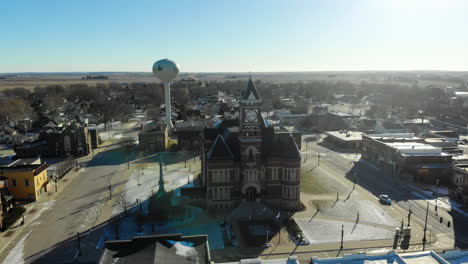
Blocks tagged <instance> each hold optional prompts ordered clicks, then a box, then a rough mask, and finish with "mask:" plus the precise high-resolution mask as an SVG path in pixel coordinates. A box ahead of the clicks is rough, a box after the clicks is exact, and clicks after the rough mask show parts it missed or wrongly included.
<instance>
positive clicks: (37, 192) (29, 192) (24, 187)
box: [0, 159, 48, 201]
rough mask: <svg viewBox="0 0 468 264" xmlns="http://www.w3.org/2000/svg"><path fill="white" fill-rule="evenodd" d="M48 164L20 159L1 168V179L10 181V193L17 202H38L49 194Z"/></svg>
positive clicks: (35, 160)
mask: <svg viewBox="0 0 468 264" xmlns="http://www.w3.org/2000/svg"><path fill="white" fill-rule="evenodd" d="M47 167H48V166H47V164H46V163H41V161H40V159H18V160H15V161H14V162H12V163H10V164H8V165H3V166H0V177H6V178H7V179H8V191H9V192H10V194H11V195H12V196H13V197H14V198H15V199H17V200H31V201H35V200H37V199H38V198H39V197H40V196H41V195H43V194H44V193H45V192H47V183H48V176H47Z"/></svg>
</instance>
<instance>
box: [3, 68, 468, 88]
mask: <svg viewBox="0 0 468 264" xmlns="http://www.w3.org/2000/svg"><path fill="white" fill-rule="evenodd" d="M421 74H427V75H431V76H437V77H438V78H439V77H440V78H439V79H438V78H435V79H433V80H426V79H425V80H423V79H419V77H418V76H419V75H421ZM86 75H105V76H108V77H109V79H104V80H83V79H81V78H82V77H83V76H86ZM187 76H193V77H196V78H198V79H200V80H204V81H214V80H218V81H225V80H226V81H227V80H231V81H236V80H245V79H247V78H248V77H249V73H224V72H220V73H182V74H180V76H179V78H184V77H187ZM251 76H252V77H253V78H254V79H256V80H261V81H265V82H277V83H283V82H296V81H304V82H308V81H317V80H323V81H350V82H353V83H360V82H362V81H365V82H371V83H393V84H401V85H408V86H410V85H413V82H412V81H411V80H414V79H415V78H418V81H419V84H420V85H421V86H423V87H424V86H427V85H435V86H448V85H449V86H458V85H460V82H459V81H457V80H465V81H466V80H468V73H466V72H372V71H363V72H320V71H319V72H257V73H251ZM395 76H398V77H405V78H406V77H407V78H408V79H409V80H407V81H400V80H395V79H393V77H395ZM109 82H118V83H131V82H158V81H157V80H156V79H155V78H154V77H153V76H152V74H151V73H150V72H95V73H89V72H82V73H78V72H77V73H18V74H16V73H12V74H2V73H0V90H2V89H9V88H26V89H32V88H34V87H35V86H46V85H53V84H61V85H69V84H74V83H87V84H89V85H95V84H96V83H109Z"/></svg>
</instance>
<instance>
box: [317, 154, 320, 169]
mask: <svg viewBox="0 0 468 264" xmlns="http://www.w3.org/2000/svg"><path fill="white" fill-rule="evenodd" d="M318 165H320V152H317V166H318Z"/></svg>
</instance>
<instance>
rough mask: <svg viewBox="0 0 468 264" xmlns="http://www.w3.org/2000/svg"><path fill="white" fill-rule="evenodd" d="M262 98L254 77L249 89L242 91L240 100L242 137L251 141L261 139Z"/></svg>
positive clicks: (250, 81)
mask: <svg viewBox="0 0 468 264" xmlns="http://www.w3.org/2000/svg"><path fill="white" fill-rule="evenodd" d="M261 106H262V99H261V98H260V96H259V95H258V92H257V88H255V84H254V83H253V81H252V79H249V83H248V84H247V89H245V91H243V92H242V97H241V99H240V101H239V111H240V115H239V118H240V120H239V125H240V137H241V138H243V139H247V140H249V141H251V142H253V141H254V140H261V138H262V125H263V119H262V116H261V111H260V109H261Z"/></svg>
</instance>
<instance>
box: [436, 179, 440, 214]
mask: <svg viewBox="0 0 468 264" xmlns="http://www.w3.org/2000/svg"><path fill="white" fill-rule="evenodd" d="M438 192H439V179H437V180H436V193H435V196H436V199H435V211H436V215H437V200H438V196H439V194H438Z"/></svg>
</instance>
